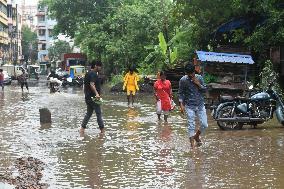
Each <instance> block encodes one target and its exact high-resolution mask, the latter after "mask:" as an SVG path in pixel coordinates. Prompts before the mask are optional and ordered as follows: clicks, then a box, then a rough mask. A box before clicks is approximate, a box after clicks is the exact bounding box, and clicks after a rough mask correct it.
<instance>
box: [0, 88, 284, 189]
mask: <svg viewBox="0 0 284 189" xmlns="http://www.w3.org/2000/svg"><path fill="white" fill-rule="evenodd" d="M5 90H6V91H5V93H4V94H3V93H1V92H0V111H1V114H0V120H1V122H0V174H1V173H4V172H5V170H6V169H7V168H9V167H11V166H12V165H13V163H14V160H15V159H16V158H18V157H22V156H33V157H35V158H39V159H40V160H42V161H43V162H44V163H45V164H46V166H45V170H44V172H43V173H44V177H43V182H46V183H48V184H49V185H50V188H52V189H53V188H56V189H57V188H60V189H61V188H78V189H82V188H197V189H199V188H257V189H258V188H284V180H283V177H284V127H282V126H281V125H279V124H278V123H277V121H275V120H273V121H271V122H269V123H266V124H264V125H262V126H260V127H258V128H257V129H243V130H241V131H234V132H230V131H221V130H219V128H218V127H217V126H216V124H215V122H214V121H213V120H211V119H210V120H209V125H210V127H209V129H208V130H207V133H206V135H205V136H204V138H203V140H204V141H205V143H204V145H203V146H202V147H200V148H198V149H197V150H195V151H192V150H191V149H190V147H189V141H188V137H187V129H186V120H185V119H183V118H181V117H180V116H179V115H178V114H177V113H174V114H172V116H171V117H170V118H169V123H168V124H164V123H163V122H160V123H158V122H157V118H156V115H155V112H154V111H155V108H154V106H153V99H152V97H147V96H145V95H143V96H142V95H141V96H140V97H139V99H138V104H137V105H136V107H135V108H134V109H129V108H127V106H126V102H125V98H124V97H121V96H119V95H113V96H110V95H109V96H104V100H105V103H104V105H103V117H104V121H105V125H106V132H105V134H103V135H102V134H99V130H98V128H97V124H96V119H95V116H94V117H93V118H92V119H91V121H90V122H89V128H88V129H87V130H86V134H85V136H84V137H80V136H79V133H78V128H79V126H80V123H81V121H82V119H83V116H84V114H85V111H86V107H85V103H84V97H83V93H82V91H81V90H78V89H77V90H74V89H71V88H70V89H67V90H65V91H63V92H62V93H56V94H49V91H48V89H46V88H45V86H44V85H42V86H38V87H31V89H30V93H29V94H27V93H24V94H22V93H21V91H20V89H19V87H18V86H9V87H6V88H5ZM43 107H48V108H49V109H50V111H51V113H52V121H53V122H52V124H51V125H41V124H40V122H39V108H43Z"/></svg>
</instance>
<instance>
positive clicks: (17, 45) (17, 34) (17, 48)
mask: <svg viewBox="0 0 284 189" xmlns="http://www.w3.org/2000/svg"><path fill="white" fill-rule="evenodd" d="M18 39H19V30H18V4H16V49H15V50H16V58H15V61H16V62H15V64H17V63H18V50H19V44H18Z"/></svg>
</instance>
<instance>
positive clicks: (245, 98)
mask: <svg viewBox="0 0 284 189" xmlns="http://www.w3.org/2000/svg"><path fill="white" fill-rule="evenodd" d="M235 99H236V100H241V101H248V100H249V98H247V97H243V96H237V97H235Z"/></svg>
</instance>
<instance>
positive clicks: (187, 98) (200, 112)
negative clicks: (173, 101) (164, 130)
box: [178, 64, 208, 148]
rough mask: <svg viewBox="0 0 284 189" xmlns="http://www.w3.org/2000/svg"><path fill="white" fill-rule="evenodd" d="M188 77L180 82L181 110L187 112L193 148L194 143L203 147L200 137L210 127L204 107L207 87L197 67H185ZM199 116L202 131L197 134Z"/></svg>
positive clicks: (199, 130) (184, 77) (189, 65)
mask: <svg viewBox="0 0 284 189" xmlns="http://www.w3.org/2000/svg"><path fill="white" fill-rule="evenodd" d="M185 73H186V75H185V76H183V77H182V78H181V79H180V81H179V91H178V93H179V102H180V110H181V112H182V113H183V114H184V112H186V115H187V121H188V132H189V139H190V144H191V147H192V148H194V142H197V144H198V145H201V140H200V135H201V134H203V133H204V131H205V129H206V128H207V127H208V124H207V115H206V110H205V106H204V92H205V91H206V85H205V84H204V80H203V78H202V76H201V75H197V74H195V67H194V66H193V65H192V64H188V65H186V67H185ZM196 114H197V116H198V118H199V122H200V129H198V130H197V131H196V133H195V116H196Z"/></svg>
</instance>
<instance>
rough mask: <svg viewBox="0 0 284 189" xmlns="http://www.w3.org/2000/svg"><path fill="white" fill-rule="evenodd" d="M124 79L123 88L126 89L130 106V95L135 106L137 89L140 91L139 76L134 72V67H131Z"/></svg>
mask: <svg viewBox="0 0 284 189" xmlns="http://www.w3.org/2000/svg"><path fill="white" fill-rule="evenodd" d="M123 81H124V83H123V90H125V89H126V94H127V102H128V107H130V97H131V102H132V107H133V104H134V99H135V95H136V91H139V86H138V81H139V76H138V74H137V73H136V72H134V68H132V67H131V68H130V69H129V72H128V73H127V74H126V75H125V76H124V79H123Z"/></svg>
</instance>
